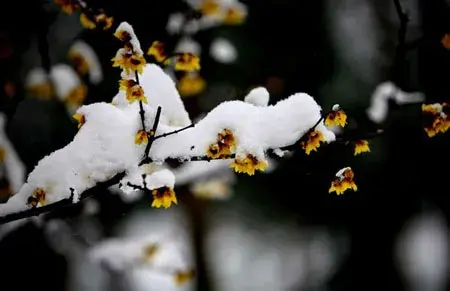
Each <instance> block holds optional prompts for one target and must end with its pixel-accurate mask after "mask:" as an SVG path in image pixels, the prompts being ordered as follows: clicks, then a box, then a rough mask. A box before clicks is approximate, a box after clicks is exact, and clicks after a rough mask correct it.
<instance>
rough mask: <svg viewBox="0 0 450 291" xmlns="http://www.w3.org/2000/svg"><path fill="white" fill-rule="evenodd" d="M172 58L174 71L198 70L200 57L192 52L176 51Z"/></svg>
mask: <svg viewBox="0 0 450 291" xmlns="http://www.w3.org/2000/svg"><path fill="white" fill-rule="evenodd" d="M174 58H175V60H174V62H175V66H174V68H175V71H185V72H192V71H198V70H200V58H199V57H198V56H196V55H194V54H192V53H178V54H176V55H175V57H174Z"/></svg>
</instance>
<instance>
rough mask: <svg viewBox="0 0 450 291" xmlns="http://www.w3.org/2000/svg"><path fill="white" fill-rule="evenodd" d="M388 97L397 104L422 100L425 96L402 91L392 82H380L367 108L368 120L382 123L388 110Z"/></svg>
mask: <svg viewBox="0 0 450 291" xmlns="http://www.w3.org/2000/svg"><path fill="white" fill-rule="evenodd" d="M389 99H391V100H393V101H395V102H396V103H397V104H399V105H404V104H410V103H420V102H423V101H424V100H425V96H424V94H423V93H420V92H411V93H407V92H404V91H402V90H401V89H400V88H398V87H397V86H395V84H394V83H392V82H384V83H381V84H379V85H378V86H377V88H376V89H375V91H374V92H373V94H372V96H371V103H370V106H369V108H367V116H368V117H369V119H370V120H372V121H373V122H376V123H382V122H384V121H385V120H386V118H387V115H388V111H389V103H388V101H389Z"/></svg>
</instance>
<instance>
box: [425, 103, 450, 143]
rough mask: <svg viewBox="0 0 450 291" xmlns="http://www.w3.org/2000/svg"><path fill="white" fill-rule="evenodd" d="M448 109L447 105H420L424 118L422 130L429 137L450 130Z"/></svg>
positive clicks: (449, 107)
mask: <svg viewBox="0 0 450 291" xmlns="http://www.w3.org/2000/svg"><path fill="white" fill-rule="evenodd" d="M449 109H450V106H449V104H447V103H442V104H439V103H436V104H423V105H422V112H423V113H424V116H425V125H424V130H425V132H426V133H427V135H428V136H429V137H433V136H435V135H437V134H438V133H445V132H446V131H447V130H448V129H449V128H450V117H449V115H448V114H449Z"/></svg>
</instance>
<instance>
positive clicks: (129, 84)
mask: <svg viewBox="0 0 450 291" xmlns="http://www.w3.org/2000/svg"><path fill="white" fill-rule="evenodd" d="M134 85H137V83H136V81H135V80H131V79H129V80H124V79H122V80H119V90H124V91H127V90H129V89H131V88H133V86H134Z"/></svg>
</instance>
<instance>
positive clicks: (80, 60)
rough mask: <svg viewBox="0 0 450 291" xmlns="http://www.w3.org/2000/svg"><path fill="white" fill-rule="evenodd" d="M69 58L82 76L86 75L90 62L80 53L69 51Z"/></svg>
mask: <svg viewBox="0 0 450 291" xmlns="http://www.w3.org/2000/svg"><path fill="white" fill-rule="evenodd" d="M68 59H69V61H71V62H72V64H73V66H74V67H75V70H76V71H77V73H78V74H79V75H80V76H84V75H86V74H87V73H88V72H89V64H88V62H87V61H86V59H85V58H84V56H83V55H81V54H80V53H78V52H75V51H69V55H68Z"/></svg>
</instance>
